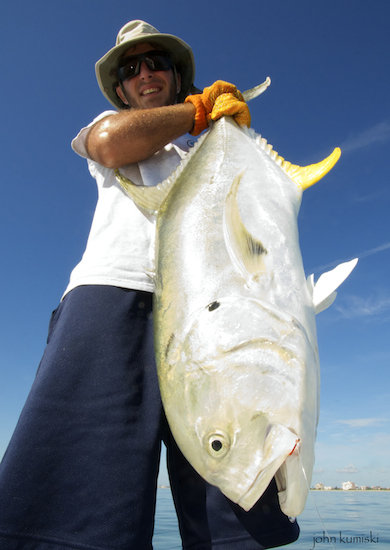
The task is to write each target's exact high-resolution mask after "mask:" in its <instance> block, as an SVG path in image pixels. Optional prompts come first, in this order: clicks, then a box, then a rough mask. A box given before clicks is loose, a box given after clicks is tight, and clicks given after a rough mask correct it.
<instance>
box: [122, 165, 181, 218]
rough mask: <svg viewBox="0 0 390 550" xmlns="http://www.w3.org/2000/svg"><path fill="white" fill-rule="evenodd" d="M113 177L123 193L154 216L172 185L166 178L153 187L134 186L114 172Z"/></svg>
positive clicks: (171, 181) (171, 180)
mask: <svg viewBox="0 0 390 550" xmlns="http://www.w3.org/2000/svg"><path fill="white" fill-rule="evenodd" d="M115 177H116V180H117V182H118V183H119V185H120V186H121V187H122V189H123V190H124V192H125V193H126V194H127V195H128V196H129V197H130V198H131V199H132V200H133V201H134V202H135V204H137V205H138V206H140V207H141V208H144V209H145V210H147V211H148V212H149V213H150V214H154V215H156V214H157V212H158V211H159V209H160V206H161V205H162V203H163V202H164V200H165V198H166V196H167V195H168V193H169V191H170V190H171V187H172V185H173V183H174V180H173V179H172V178H167V179H166V180H164V181H163V182H162V183H159V184H158V185H156V186H155V187H148V186H146V185H136V184H135V183H133V182H132V181H131V180H129V179H128V178H126V177H125V176H124V175H123V174H121V173H120V171H119V170H118V169H116V170H115Z"/></svg>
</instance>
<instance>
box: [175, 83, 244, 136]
mask: <svg viewBox="0 0 390 550" xmlns="http://www.w3.org/2000/svg"><path fill="white" fill-rule="evenodd" d="M189 102H190V103H192V104H193V105H194V106H195V108H196V113H195V123H194V128H193V130H192V132H190V133H191V134H192V135H194V136H197V135H199V134H200V133H201V132H203V130H205V129H206V128H207V127H208V124H209V122H210V120H218V119H219V118H221V117H222V116H233V118H234V119H235V120H236V122H237V123H238V124H245V125H247V126H249V125H250V120H251V117H250V113H249V108H248V105H247V104H246V103H245V101H244V98H243V97H242V95H241V93H240V92H239V91H238V90H237V88H236V86H235V85H234V84H230V83H229V82H224V81H223V80H217V81H216V82H214V84H212V85H211V86H208V87H207V88H205V89H204V90H203V93H202V94H195V95H190V96H187V97H186V99H185V103H189Z"/></svg>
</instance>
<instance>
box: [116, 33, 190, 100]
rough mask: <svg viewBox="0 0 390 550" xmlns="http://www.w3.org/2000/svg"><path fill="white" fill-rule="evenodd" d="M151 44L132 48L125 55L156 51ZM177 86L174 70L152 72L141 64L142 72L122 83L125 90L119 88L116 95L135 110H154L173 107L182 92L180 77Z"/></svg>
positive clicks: (143, 63) (178, 76) (144, 64)
mask: <svg viewBox="0 0 390 550" xmlns="http://www.w3.org/2000/svg"><path fill="white" fill-rule="evenodd" d="M155 49H156V48H155V47H153V46H151V45H150V44H138V45H137V46H135V47H133V48H130V49H129V50H128V51H127V52H126V53H125V55H124V57H126V56H130V55H138V54H141V53H145V52H149V51H151V50H155ZM177 80H178V82H177V84H175V78H174V75H173V70H172V69H170V70H168V71H151V70H150V69H149V67H148V66H147V65H146V63H145V62H144V61H143V62H142V63H141V67H140V72H139V74H137V75H136V76H134V77H133V78H129V79H127V80H125V81H124V82H123V83H122V86H123V90H122V88H121V87H120V86H118V87H117V89H116V93H117V94H118V96H119V97H120V98H121V100H122V101H123V103H125V104H126V105H130V106H131V107H133V108H134V109H152V108H153V107H162V106H164V105H173V104H174V103H175V99H176V95H177V94H178V93H179V91H180V75H179V74H178V75H177Z"/></svg>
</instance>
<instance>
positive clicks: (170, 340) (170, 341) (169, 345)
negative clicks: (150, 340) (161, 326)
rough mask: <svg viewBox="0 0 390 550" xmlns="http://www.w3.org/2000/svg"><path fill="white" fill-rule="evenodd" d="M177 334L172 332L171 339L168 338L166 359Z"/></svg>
mask: <svg viewBox="0 0 390 550" xmlns="http://www.w3.org/2000/svg"><path fill="white" fill-rule="evenodd" d="M174 337H175V335H174V334H173V332H172V334H171V335H170V337H169V340H168V343H167V347H166V348H165V359H167V358H168V354H169V348H170V347H171V344H172V340H173V339H174Z"/></svg>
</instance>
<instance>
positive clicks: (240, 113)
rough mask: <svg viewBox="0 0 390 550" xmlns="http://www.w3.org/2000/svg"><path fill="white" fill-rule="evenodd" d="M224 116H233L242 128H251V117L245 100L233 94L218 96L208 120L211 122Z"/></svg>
mask: <svg viewBox="0 0 390 550" xmlns="http://www.w3.org/2000/svg"><path fill="white" fill-rule="evenodd" d="M240 95H241V94H240ZM241 97H242V96H241ZM223 116H232V117H233V118H234V120H235V121H236V122H237V124H240V125H241V126H243V125H245V126H248V128H249V126H250V124H251V115H250V112H249V108H248V105H247V104H246V103H245V101H244V98H242V99H241V100H240V99H238V98H237V97H236V96H235V95H233V94H231V93H226V94H222V95H220V96H218V97H217V99H216V100H215V103H214V107H213V110H212V111H211V113H210V114H209V115H207V117H206V118H207V121H208V122H209V121H210V120H218V119H219V118H221V117H223Z"/></svg>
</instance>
